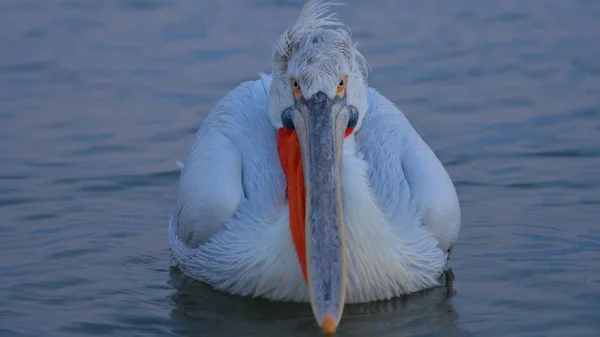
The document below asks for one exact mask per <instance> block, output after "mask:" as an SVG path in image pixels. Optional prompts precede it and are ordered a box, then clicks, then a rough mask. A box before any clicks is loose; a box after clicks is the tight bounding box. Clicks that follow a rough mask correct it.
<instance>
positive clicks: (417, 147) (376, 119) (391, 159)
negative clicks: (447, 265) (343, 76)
mask: <svg viewBox="0 0 600 337" xmlns="http://www.w3.org/2000/svg"><path fill="white" fill-rule="evenodd" d="M356 142H357V145H358V149H359V151H361V152H362V153H363V155H364V159H365V161H367V163H368V164H369V169H370V171H369V173H370V181H371V185H372V187H373V190H374V193H375V195H376V198H377V201H378V202H379V204H380V206H381V207H382V208H383V209H384V211H385V213H386V214H387V216H388V217H389V218H390V220H391V223H393V224H394V225H401V224H402V219H403V218H406V217H407V216H409V215H410V214H414V213H413V212H418V213H419V215H420V216H421V217H422V219H423V222H424V223H425V224H426V225H427V227H428V228H429V229H430V230H431V231H432V232H433V234H434V235H435V236H436V238H437V239H438V241H439V246H440V248H441V249H443V250H448V249H449V248H450V247H451V246H452V244H454V242H455V241H456V240H457V239H458V232H459V230H460V208H459V203H458V197H457V195H456V191H455V189H454V185H453V183H452V180H451V179H450V177H449V175H448V173H447V172H446V170H445V169H444V167H443V166H442V163H441V162H440V161H439V159H438V158H437V157H436V155H435V154H434V153H433V151H432V150H431V148H429V146H428V145H427V144H426V143H425V142H424V141H423V139H421V137H420V136H419V135H418V134H417V132H416V131H415V130H414V129H413V127H412V126H411V124H410V122H409V121H408V120H407V119H406V117H405V116H404V114H402V112H400V110H399V109H398V108H397V107H396V106H395V105H394V104H392V103H391V102H390V101H389V100H387V99H386V98H385V97H383V96H382V95H380V94H379V93H378V92H376V91H375V90H374V89H370V92H369V109H368V112H367V114H366V115H365V118H364V119H363V121H362V125H361V127H360V129H359V130H358V131H357V133H356Z"/></svg>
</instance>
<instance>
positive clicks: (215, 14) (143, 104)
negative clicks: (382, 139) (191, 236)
mask: <svg viewBox="0 0 600 337" xmlns="http://www.w3.org/2000/svg"><path fill="white" fill-rule="evenodd" d="M300 3H301V1H291V0H251V1H250V0H249V1H236V0H219V1H208V0H205V1H197V0H179V1H166V0H106V1H99V0H44V1H41V0H37V1H32V0H31V1H30V0H5V1H2V2H0V336H11V337H12V336H86V335H98V336H320V333H319V331H318V329H317V328H316V327H315V325H314V323H313V318H312V315H311V311H310V308H309V307H308V306H305V305H292V304H272V303H268V302H265V301H261V300H251V299H243V298H238V297H232V296H228V295H224V294H221V293H217V292H214V291H211V290H210V289H209V288H207V287H206V286H204V285H202V284H199V283H197V282H193V281H191V280H190V279H187V278H184V277H183V276H181V275H180V274H179V273H178V272H177V271H175V270H171V269H170V268H169V266H170V252H169V248H168V241H167V222H168V218H169V217H170V215H171V212H172V211H173V208H174V196H175V187H176V181H177V178H178V168H177V166H176V165H175V161H176V160H185V157H186V155H187V152H188V150H189V148H190V146H191V143H192V138H193V135H194V133H195V131H196V128H197V126H198V123H199V121H200V120H201V118H202V116H204V115H205V114H206V113H207V112H208V110H209V109H210V107H211V106H212V105H213V104H215V102H216V101H217V100H218V99H219V98H220V97H221V96H222V95H224V94H225V93H226V92H227V91H228V90H229V89H231V88H233V87H234V86H235V85H236V84H237V83H239V82H240V81H244V80H249V79H254V78H256V77H257V73H258V72H260V71H266V72H268V71H269V69H270V55H271V46H272V43H273V41H274V40H275V38H276V37H277V36H278V35H279V34H280V33H281V32H282V31H283V29H284V28H285V27H287V26H288V25H290V24H291V23H292V22H293V21H295V19H296V17H297V15H298V12H299V10H300ZM338 11H339V13H340V17H341V18H342V19H343V20H344V21H346V22H347V23H348V24H349V25H350V26H351V28H352V31H353V34H354V37H355V39H356V40H357V41H358V42H359V43H360V48H361V50H362V51H363V53H364V54H365V56H366V57H367V59H368V61H369V62H370V64H371V66H372V68H373V73H372V76H371V78H370V85H371V86H373V87H375V88H377V89H378V90H380V91H381V92H382V93H383V94H385V95H386V96H388V97H389V98H390V99H391V100H392V101H394V102H396V103H397V104H398V105H399V106H400V108H401V109H402V110H403V111H404V112H405V113H406V115H407V116H408V117H409V118H410V120H411V121H412V123H413V125H414V126H415V128H416V129H417V130H418V131H419V132H420V133H421V135H422V136H423V137H424V139H425V140H426V141H427V142H428V143H429V144H430V145H431V147H432V148H433V149H434V150H435V152H436V153H437V154H438V156H439V157H440V159H441V160H442V162H443V163H444V164H445V165H446V166H447V168H448V170H449V172H450V174H451V176H452V178H453V179H454V181H455V183H456V186H457V190H458V193H459V196H460V200H461V203H462V204H461V205H462V212H463V219H464V222H463V231H462V233H461V237H460V241H459V242H458V245H457V246H456V249H455V250H454V252H453V256H452V259H451V262H450V264H451V267H452V270H453V275H450V276H452V277H453V280H449V282H448V286H447V287H444V288H439V289H434V290H431V291H426V292H423V293H420V294H416V295H413V296H409V297H407V298H404V299H400V300H396V301H391V302H384V303H376V304H372V305H368V306H353V307H349V308H348V309H347V310H346V315H345V317H344V319H343V321H342V325H341V328H340V331H339V336H561V337H562V336H598V335H599V334H600V222H599V220H598V219H599V218H600V19H599V18H600V2H599V1H590V0H588V1H582V0H571V1H563V0H544V1H542V0H535V1H534V0H532V1H516V0H506V1H502V2H500V1H491V0H456V1H443V0H435V1H433V0H432V1H427V2H425V1H423V2H420V1H407V0H404V1H396V0H387V1H386V0H379V1H374V0H360V1H359V0H354V1H347V6H345V7H340V8H338Z"/></svg>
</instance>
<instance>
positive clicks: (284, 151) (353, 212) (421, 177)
mask: <svg viewBox="0 0 600 337" xmlns="http://www.w3.org/2000/svg"><path fill="white" fill-rule="evenodd" d="M330 5H331V4H330V3H327V2H324V1H320V0H316V1H315V0H311V1H308V2H307V4H306V5H305V6H304V8H303V9H302V11H301V13H300V16H299V18H298V20H297V21H296V22H295V23H294V24H292V25H291V26H290V27H289V28H288V29H286V30H285V31H284V32H283V34H282V35H281V36H280V37H279V38H278V39H277V41H276V42H275V45H274V48H273V58H272V72H271V75H266V74H259V78H257V79H256V80H254V81H248V82H244V83H241V84H240V85H238V86H237V87H235V88H234V89H233V90H232V91H230V92H229V93H228V94H227V95H226V96H225V97H224V98H222V99H221V100H220V101H219V102H218V103H217V104H216V106H214V107H213V109H212V110H211V111H210V112H209V114H208V115H207V116H206V117H205V118H204V119H203V121H202V122H201V125H200V128H199V130H198V132H197V134H196V138H195V140H194V143H193V145H192V148H191V151H190V153H189V155H188V158H187V160H186V162H185V164H181V167H182V170H181V175H180V178H179V185H178V190H177V201H176V208H175V212H174V215H173V217H172V218H171V220H170V224H169V240H170V246H171V250H172V254H173V257H174V260H175V262H176V264H177V266H178V268H179V269H180V270H181V271H182V272H183V273H185V274H186V275H188V276H189V277H191V278H194V279H196V280H199V281H202V282H205V283H207V284H209V285H211V286H212V287H213V288H215V289H217V290H221V291H225V292H228V293H230V294H235V295H242V296H254V297H263V298H267V299H270V300H274V301H298V302H310V304H311V307H312V311H313V314H314V317H315V319H316V321H317V323H318V324H319V325H320V327H321V328H322V329H323V331H324V332H325V333H333V332H335V330H336V328H337V326H338V325H339V323H340V320H341V317H342V312H343V308H344V304H345V303H361V302H370V301H376V300H385V299H391V298H394V297H399V296H402V295H404V294H409V293H413V292H418V291H420V290H423V289H427V288H431V287H435V286H438V285H439V284H438V277H439V276H440V275H441V274H442V273H443V272H444V271H445V270H446V268H447V261H448V256H449V253H450V250H451V248H452V247H453V245H454V243H455V242H456V240H457V238H458V234H459V230H460V222H461V220H460V207H459V202H458V197H457V194H456V191H455V188H454V185H453V183H452V180H451V179H450V177H449V175H448V173H447V172H446V170H445V168H444V167H443V165H442V163H441V162H440V161H439V159H438V158H437V157H436V155H435V154H434V152H433V151H432V150H431V148H430V147H429V146H428V145H427V144H426V143H425V142H424V141H423V139H422V138H421V137H420V136H419V134H417V132H416V131H415V129H414V128H413V127H412V126H411V124H410V123H409V121H408V120H407V119H406V117H405V116H404V115H403V113H402V112H401V111H400V110H399V109H398V108H397V107H396V106H395V105H394V104H392V103H391V102H390V101H389V100H387V99H386V98H385V97H383V96H382V95H381V94H379V93H378V92H377V91H376V90H375V89H372V88H370V87H369V86H368V84H367V74H368V65H367V62H366V60H365V58H364V57H363V56H362V54H361V53H360V52H359V51H358V49H357V46H356V45H355V44H354V43H353V41H352V38H351V35H350V33H349V30H348V28H347V27H346V26H345V25H344V24H343V23H342V22H341V21H339V20H338V19H336V18H335V17H334V16H333V14H331V13H330Z"/></svg>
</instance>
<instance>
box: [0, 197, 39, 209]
mask: <svg viewBox="0 0 600 337" xmlns="http://www.w3.org/2000/svg"><path fill="white" fill-rule="evenodd" d="M37 200H38V199H36V198H23V197H21V198H19V197H8V198H6V197H5V198H2V197H0V208H2V207H9V206H17V205H25V204H30V203H33V202H36V201H37Z"/></svg>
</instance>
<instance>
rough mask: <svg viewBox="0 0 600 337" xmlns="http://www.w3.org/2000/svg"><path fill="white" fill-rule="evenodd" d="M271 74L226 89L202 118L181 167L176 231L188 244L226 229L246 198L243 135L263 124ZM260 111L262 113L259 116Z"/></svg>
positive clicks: (175, 219) (201, 240) (191, 244)
mask: <svg viewBox="0 0 600 337" xmlns="http://www.w3.org/2000/svg"><path fill="white" fill-rule="evenodd" d="M268 81H270V78H269V77H268V76H266V75H261V80H257V81H251V82H245V83H242V84H240V85H239V86H238V87H236V88H235V89H233V90H232V91H231V92H229V93H228V94H227V95H226V96H225V97H224V98H223V99H222V100H221V101H220V102H219V103H218V104H217V105H215V107H214V108H213V109H212V110H211V111H210V113H209V114H208V115H207V116H206V118H205V119H204V120H203V121H202V124H201V125H200V128H199V130H198V133H197V135H196V138H195V140H194V144H193V145H192V149H191V151H190V153H189V156H188V158H187V160H186V161H185V164H182V165H180V167H181V168H182V171H181V175H180V178H179V186H178V191H177V205H176V212H175V214H174V217H173V219H172V221H171V226H173V229H174V234H176V235H177V237H178V239H179V240H180V241H181V242H182V243H184V244H186V245H187V246H189V247H197V246H199V245H201V244H203V243H205V242H206V241H207V240H208V239H209V238H210V237H211V236H213V235H214V234H216V233H218V232H220V231H222V230H223V229H225V223H226V222H227V220H229V219H230V218H231V217H232V215H233V214H234V213H235V212H236V210H237V209H238V206H239V205H240V202H241V201H242V200H243V198H244V193H245V192H244V184H243V181H242V176H243V170H242V161H243V159H244V158H243V154H242V152H243V151H244V150H245V148H244V144H245V143H248V141H247V140H246V139H245V138H244V137H245V134H248V132H261V131H262V130H255V126H256V125H257V123H259V119H260V122H261V123H263V124H264V119H266V117H265V116H266V109H267V107H268V104H267V103H268V97H267V90H266V88H268ZM258 116H262V118H259V117H258Z"/></svg>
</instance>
